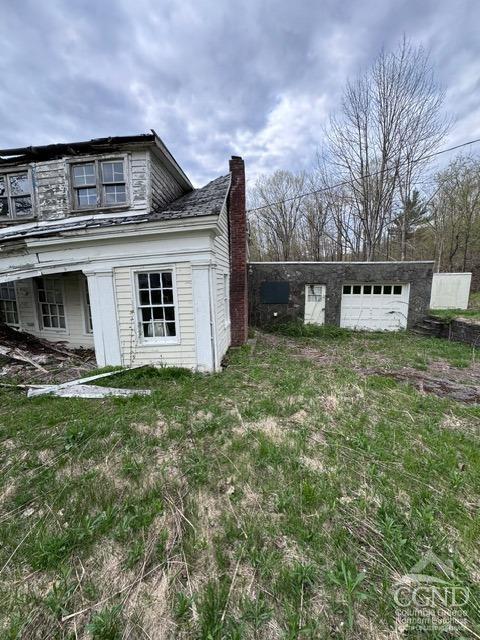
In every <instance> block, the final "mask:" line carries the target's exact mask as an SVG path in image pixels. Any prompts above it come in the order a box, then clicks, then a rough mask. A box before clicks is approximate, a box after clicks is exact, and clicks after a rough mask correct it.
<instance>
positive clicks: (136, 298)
mask: <svg viewBox="0 0 480 640" xmlns="http://www.w3.org/2000/svg"><path fill="white" fill-rule="evenodd" d="M0 321H3V322H5V323H7V324H8V325H10V326H12V327H15V328H18V329H21V330H24V331H27V332H29V333H32V334H35V335H38V336H41V337H43V338H48V339H49V340H53V341H62V342H65V343H67V344H69V345H72V346H76V347H80V346H82V347H94V348H95V353H96V358H97V362H98V364H99V365H100V366H103V365H125V366H131V365H134V364H142V363H151V364H154V365H161V364H166V365H177V366H182V367H188V368H191V369H196V370H201V371H215V370H217V369H218V368H219V366H220V362H221V360H222V358H223V356H224V354H225V352H226V351H227V349H228V347H229V346H230V345H231V344H234V345H239V344H242V343H243V342H244V341H245V339H246V335H247V285H246V218H245V171H244V164H243V161H242V159H241V158H238V157H233V158H232V159H231V160H230V173H229V174H227V175H225V176H222V177H219V178H217V179H216V180H213V181H212V182H210V183H209V184H207V185H206V186H205V187H203V188H201V189H194V188H193V187H192V185H191V183H190V181H189V179H188V178H187V176H186V175H185V173H184V172H183V171H182V169H181V168H180V166H179V165H178V163H177V162H176V161H175V159H174V158H173V156H172V155H171V153H170V152H169V151H168V149H167V148H166V146H165V145H164V144H163V142H162V141H161V139H160V138H159V137H158V136H157V135H156V134H155V132H152V134H147V135H139V136H128V137H116V138H102V139H96V140H91V141H89V142H79V143H72V144H56V145H48V146H39V147H26V148H21V149H7V150H3V151H0Z"/></svg>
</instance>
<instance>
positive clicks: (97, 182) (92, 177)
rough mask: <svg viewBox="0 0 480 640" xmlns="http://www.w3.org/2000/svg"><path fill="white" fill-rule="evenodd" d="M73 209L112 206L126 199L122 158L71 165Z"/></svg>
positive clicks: (122, 202)
mask: <svg viewBox="0 0 480 640" xmlns="http://www.w3.org/2000/svg"><path fill="white" fill-rule="evenodd" d="M72 186H73V192H74V194H73V195H74V207H75V209H92V208H95V207H112V206H115V205H119V204H124V203H125V202H126V201H127V192H126V182H125V171H124V166H123V160H108V161H104V162H102V161H98V160H95V161H92V162H84V163H82V164H74V165H72Z"/></svg>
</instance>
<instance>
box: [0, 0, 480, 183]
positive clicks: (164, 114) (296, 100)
mask: <svg viewBox="0 0 480 640" xmlns="http://www.w3.org/2000/svg"><path fill="white" fill-rule="evenodd" d="M0 11H1V14H0V15H1V16H2V19H1V23H0V38H1V40H0V41H1V43H2V52H1V55H0V74H1V75H0V77H1V79H2V81H1V83H0V116H1V117H0V147H6V146H18V145H27V144H43V143H49V142H60V141H69V140H80V139H88V138H91V137H99V136H105V135H121V134H130V133H138V132H142V131H148V130H149V129H150V128H154V129H156V131H157V132H158V133H159V134H160V136H162V137H163V138H164V140H165V142H166V143H167V145H168V146H169V147H170V148H171V150H172V152H173V153H174V155H175V156H176V157H177V159H178V160H179V162H180V163H181V164H182V166H183V167H184V168H185V169H186V171H187V173H188V174H189V175H190V176H191V177H192V179H193V181H194V182H195V183H197V184H201V183H203V182H205V181H207V180H209V179H211V178H213V177H215V176H216V175H218V174H219V173H223V172H225V171H226V167H227V160H228V157H229V156H230V155H231V154H232V153H239V154H241V155H243V156H244V157H245V158H246V161H247V163H248V164H247V166H248V169H249V174H250V175H251V176H255V175H258V173H260V172H268V171H273V170H274V169H277V168H291V169H298V168H302V167H306V166H308V165H309V164H310V163H311V162H312V159H313V158H314V155H315V152H316V149H317V148H318V147H319V146H321V144H322V137H323V136H322V130H323V127H324V126H325V124H326V122H327V121H328V114H329V113H330V112H332V111H335V109H336V108H337V107H338V104H339V101H340V97H341V91H342V88H343V86H344V84H345V81H346V79H347V78H348V77H349V76H353V75H355V74H356V73H358V72H360V71H361V70H362V69H364V68H365V67H366V66H368V64H369V63H370V62H371V61H372V59H373V58H374V57H375V55H376V54H377V53H378V51H379V49H380V48H381V47H382V46H385V47H386V48H387V49H388V48H391V47H394V46H395V45H396V43H397V42H398V41H399V40H400V38H401V37H402V36H403V34H406V35H407V37H409V38H410V39H411V40H412V41H413V42H414V43H416V44H420V43H421V44H423V45H424V46H425V47H426V48H428V49H430V50H431V56H432V62H433V63H434V64H435V65H436V67H437V71H438V76H439V78H440V80H441V82H442V84H443V85H444V87H445V90H446V103H445V107H446V109H447V110H448V111H449V112H451V113H452V115H453V116H454V117H455V118H456V122H455V126H454V128H453V129H452V132H451V134H450V136H449V139H448V141H447V143H452V144H455V143H458V142H461V141H463V140H464V139H470V138H474V137H477V136H480V117H479V116H480V106H479V105H480V101H479V85H480V73H479V71H480V68H479V67H480V63H479V61H480V51H479V49H480V43H479V40H478V36H477V25H478V22H479V18H480V5H478V3H477V2H476V1H475V0H471V1H470V0H457V1H456V2H455V3H452V2H450V1H448V0H437V1H435V2H434V1H433V0H415V1H414V0H407V1H403V2H400V1H399V0H398V1H397V0H389V1H386V0H383V1H382V0H362V1H359V0H356V1H355V0H347V1H345V2H341V3H340V2H338V1H337V0H335V1H333V0H322V2H319V1H318V0H303V1H301V2H297V3H293V2H287V1H286V0H282V1H279V0H276V1H274V0H263V1H262V2H259V1H258V0H244V1H243V2H228V3H227V2H221V1H220V0H217V1H216V2H215V1H212V0H184V1H183V2H181V3H180V2H178V0H177V1H175V2H174V1H172V0H161V1H158V0H136V1H134V0H102V2H98V1H96V0H75V2H68V1H67V0H49V1H48V2H46V3H40V2H37V1H34V0H17V2H14V3H13V2H10V0H0Z"/></svg>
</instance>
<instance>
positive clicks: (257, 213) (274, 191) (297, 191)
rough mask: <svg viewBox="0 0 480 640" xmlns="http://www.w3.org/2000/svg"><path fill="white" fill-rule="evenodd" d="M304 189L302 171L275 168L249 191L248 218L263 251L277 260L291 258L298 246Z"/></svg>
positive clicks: (304, 183) (304, 178) (293, 256)
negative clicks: (250, 209)
mask: <svg viewBox="0 0 480 640" xmlns="http://www.w3.org/2000/svg"><path fill="white" fill-rule="evenodd" d="M305 191H306V177H305V174H303V173H301V174H293V173H291V172H290V171H275V173H273V174H272V175H271V176H261V177H260V178H259V179H258V180H257V182H256V183H255V186H254V187H253V190H252V193H251V202H252V209H256V210H254V211H252V214H251V221H252V225H253V226H254V227H255V228H256V232H257V234H258V235H259V236H260V237H261V240H260V242H261V244H262V245H263V249H264V252H266V253H267V254H269V255H270V256H271V257H273V258H274V259H276V260H292V259H293V258H295V257H296V255H295V254H296V252H298V249H299V233H300V229H301V225H302V216H303V211H304V202H303V199H302V198H301V197H299V196H300V195H301V194H303V193H304V192H305Z"/></svg>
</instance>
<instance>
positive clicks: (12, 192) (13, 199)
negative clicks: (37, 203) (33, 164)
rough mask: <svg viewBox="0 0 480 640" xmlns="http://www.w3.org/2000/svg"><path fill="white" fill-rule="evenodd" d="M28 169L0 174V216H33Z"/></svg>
mask: <svg viewBox="0 0 480 640" xmlns="http://www.w3.org/2000/svg"><path fill="white" fill-rule="evenodd" d="M31 184H32V183H31V180H30V176H29V173H28V171H19V172H16V173H8V174H3V175H0V216H5V217H8V218H12V219H14V220H22V219H26V218H31V217H32V216H33V207H32V186H31Z"/></svg>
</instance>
